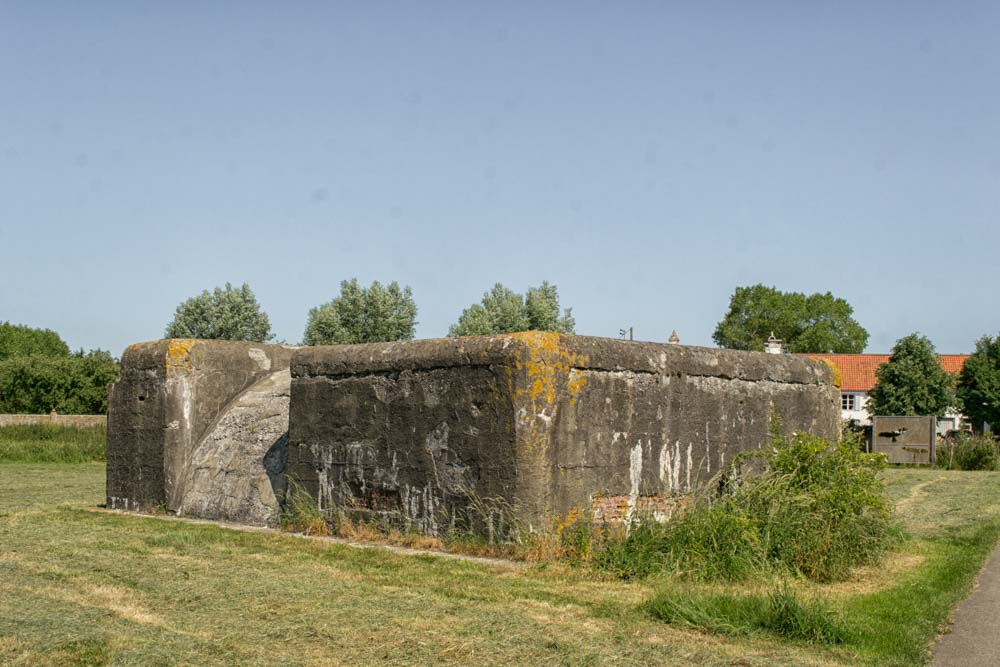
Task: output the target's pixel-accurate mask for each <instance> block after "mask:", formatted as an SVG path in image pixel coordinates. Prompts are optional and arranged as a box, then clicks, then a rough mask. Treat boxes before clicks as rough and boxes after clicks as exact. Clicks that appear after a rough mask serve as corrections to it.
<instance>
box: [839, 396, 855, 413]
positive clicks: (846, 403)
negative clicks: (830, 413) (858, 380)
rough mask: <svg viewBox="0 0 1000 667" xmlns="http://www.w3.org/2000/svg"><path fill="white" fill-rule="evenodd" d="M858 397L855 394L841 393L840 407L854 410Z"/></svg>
mask: <svg viewBox="0 0 1000 667" xmlns="http://www.w3.org/2000/svg"><path fill="white" fill-rule="evenodd" d="M856 398H857V397H856V396H855V395H854V394H841V395H840V409H841V410H854V409H855V405H856V402H855V399H856Z"/></svg>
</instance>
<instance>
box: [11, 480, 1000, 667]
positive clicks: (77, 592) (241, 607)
mask: <svg viewBox="0 0 1000 667" xmlns="http://www.w3.org/2000/svg"><path fill="white" fill-rule="evenodd" d="M887 480H888V481H889V488H890V492H891V493H892V495H893V497H894V499H895V500H896V502H897V506H898V508H899V514H900V516H901V518H902V520H903V522H904V527H905V530H906V531H907V532H908V533H909V534H910V535H911V537H909V538H907V539H906V540H905V541H904V542H903V543H902V544H901V546H900V547H899V549H898V550H897V551H896V552H894V553H893V554H891V556H890V557H889V559H888V560H887V562H886V563H885V564H884V565H883V566H881V567H878V568H870V569H867V570H862V571H858V572H856V573H855V575H854V576H852V578H851V579H850V580H848V581H847V582H843V583H839V584H827V585H819V584H809V583H805V582H802V581H796V582H793V583H792V584H791V585H792V586H793V587H794V588H795V590H796V591H797V592H799V593H800V594H801V595H802V596H804V598H807V599H808V598H810V597H811V596H819V597H820V598H821V599H823V600H824V601H825V602H826V603H828V604H829V605H830V606H832V607H833V608H834V609H835V610H836V611H837V613H838V618H839V619H840V622H841V624H842V625H843V626H844V627H845V628H846V631H847V634H848V640H847V641H846V642H845V643H843V644H840V645H836V646H827V645H823V644H807V643H805V642H794V641H781V640H778V639H775V638H773V637H769V636H768V635H767V634H749V635H738V636H736V635H726V634H718V633H716V634H712V633H704V632H700V631H697V630H694V629H690V628H683V627H673V626H671V625H668V624H666V623H663V622H661V621H659V620H657V619H656V618H655V617H654V616H653V615H651V614H650V613H649V611H648V605H647V603H648V601H649V600H650V599H651V598H653V597H654V596H655V595H656V594H657V592H658V591H662V590H663V589H664V588H665V587H671V586H676V585H677V584H673V583H671V582H666V581H662V580H661V581H657V580H655V579H651V580H646V581H643V582H639V583H634V582H633V583H626V582H620V581H615V580H610V579H607V578H602V577H600V576H599V575H596V574H594V573H593V572H592V571H590V570H588V569H584V568H571V567H568V566H564V565H559V564H549V565H542V566H531V567H509V568H508V567H498V566H492V567H491V566H484V565H481V564H475V563H468V562H459V561H451V560H444V559H441V558H438V557H434V556H431V555H427V556H404V555H399V554H394V553H390V552H388V551H384V550H380V549H356V548H352V547H348V546H342V545H336V544H332V543H329V542H323V541H310V540H303V539H299V538H296V537H293V536H289V535H282V534H268V533H245V532H236V531H231V530H227V529H224V528H219V527H215V526H208V525H190V524H184V523H178V522H168V521H164V520H162V519H156V518H144V517H136V516H123V515H115V514H109V513H102V512H95V511H91V510H93V509H94V508H96V506H97V505H99V504H100V503H101V502H102V500H103V484H104V466H103V464H99V463H89V464H74V465H68V464H24V463H5V464H0V572H3V576H2V578H0V664H14V665H101V664H113V665H132V664H136V665H138V664H142V665H145V664H197V665H233V664H261V665H264V664H268V665H270V664H288V665H313V664H376V663H379V664H413V665H422V664H432V663H433V664H443V665H459V664H461V665H468V664H476V665H513V664H546V665H548V664H565V665H635V664H649V665H702V666H707V665H852V664H876V665H883V664H884V665H909V664H919V662H921V661H922V660H924V658H925V656H926V649H927V646H928V644H929V642H930V641H931V639H932V638H933V636H934V634H935V631H936V629H937V627H938V624H939V623H940V622H941V621H942V620H943V619H944V618H945V617H946V615H947V613H948V611H949V610H950V609H951V608H952V607H953V605H954V604H955V603H956V602H957V601H958V600H959V599H960V598H961V597H962V596H964V594H965V593H966V592H967V591H968V588H969V586H970V585H971V581H972V578H973V577H974V575H975V573H976V572H977V571H978V569H979V567H980V566H981V564H982V562H983V559H984V558H985V556H986V555H987V554H988V553H989V551H990V549H991V548H992V546H993V545H994V543H995V542H996V538H997V535H998V534H1000V474H998V473H962V472H944V471H940V472H939V471H922V470H890V471H888V472H887ZM770 585H771V584H769V583H767V584H765V583H761V584H758V585H756V586H757V587H758V588H760V589H762V590H763V589H765V588H767V587H768V586H770ZM754 586H755V585H751V586H743V587H740V588H739V589H735V588H733V587H728V588H727V587H722V586H715V587H714V588H712V587H698V588H693V589H691V594H692V595H694V596H697V595H709V594H713V593H720V592H726V593H737V594H743V593H753V592H755V590H754Z"/></svg>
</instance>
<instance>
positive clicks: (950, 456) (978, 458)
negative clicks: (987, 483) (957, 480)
mask: <svg viewBox="0 0 1000 667" xmlns="http://www.w3.org/2000/svg"><path fill="white" fill-rule="evenodd" d="M935 462H936V464H937V465H938V466H939V467H942V468H944V469H946V470H997V469H998V468H1000V453H998V450H997V442H996V440H994V439H993V436H991V435H968V434H966V433H960V434H959V435H958V436H957V437H956V438H955V440H954V441H953V442H950V443H947V444H945V445H942V446H940V447H938V448H937V452H936V454H935Z"/></svg>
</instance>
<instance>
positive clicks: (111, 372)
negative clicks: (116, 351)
mask: <svg viewBox="0 0 1000 667" xmlns="http://www.w3.org/2000/svg"><path fill="white" fill-rule="evenodd" d="M117 377H118V361H117V360H116V359H114V358H113V357H112V356H111V355H110V354H109V353H108V352H105V351H103V350H94V351H91V352H89V353H87V354H84V353H83V351H82V350H81V351H80V352H77V353H74V354H72V355H70V356H66V357H46V356H37V355H32V356H28V357H12V358H10V359H6V360H4V361H0V412H6V413H27V414H43V413H48V412H51V411H52V410H55V411H56V412H58V413H60V414H70V415H87V414H94V415H100V414H105V413H106V412H107V411H108V385H110V384H111V383H112V382H114V381H115V379H116V378H117Z"/></svg>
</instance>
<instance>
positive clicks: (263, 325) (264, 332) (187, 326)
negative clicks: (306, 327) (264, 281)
mask: <svg viewBox="0 0 1000 667" xmlns="http://www.w3.org/2000/svg"><path fill="white" fill-rule="evenodd" d="M165 336H166V337H167V338H209V339H211V338H222V339H225V340H246V341H254V342H257V343H263V342H265V341H268V340H271V339H272V338H274V334H272V333H271V322H270V321H269V320H268V319H267V313H265V312H264V311H262V310H261V309H260V304H258V303H257V297H255V296H254V294H253V292H252V291H251V290H250V286H249V285H247V284H246V283H243V285H242V286H241V287H239V288H235V287H233V286H232V285H230V284H229V283H226V287H225V288H224V289H223V288H219V287H216V288H215V290H214V291H213V292H209V291H208V290H205V291H204V292H202V293H201V294H199V295H198V296H194V297H191V298H190V299H188V300H187V301H185V302H184V303H182V304H181V305H179V306H177V311H176V312H175V313H174V319H173V321H171V322H170V324H168V325H167V330H166V333H165Z"/></svg>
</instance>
